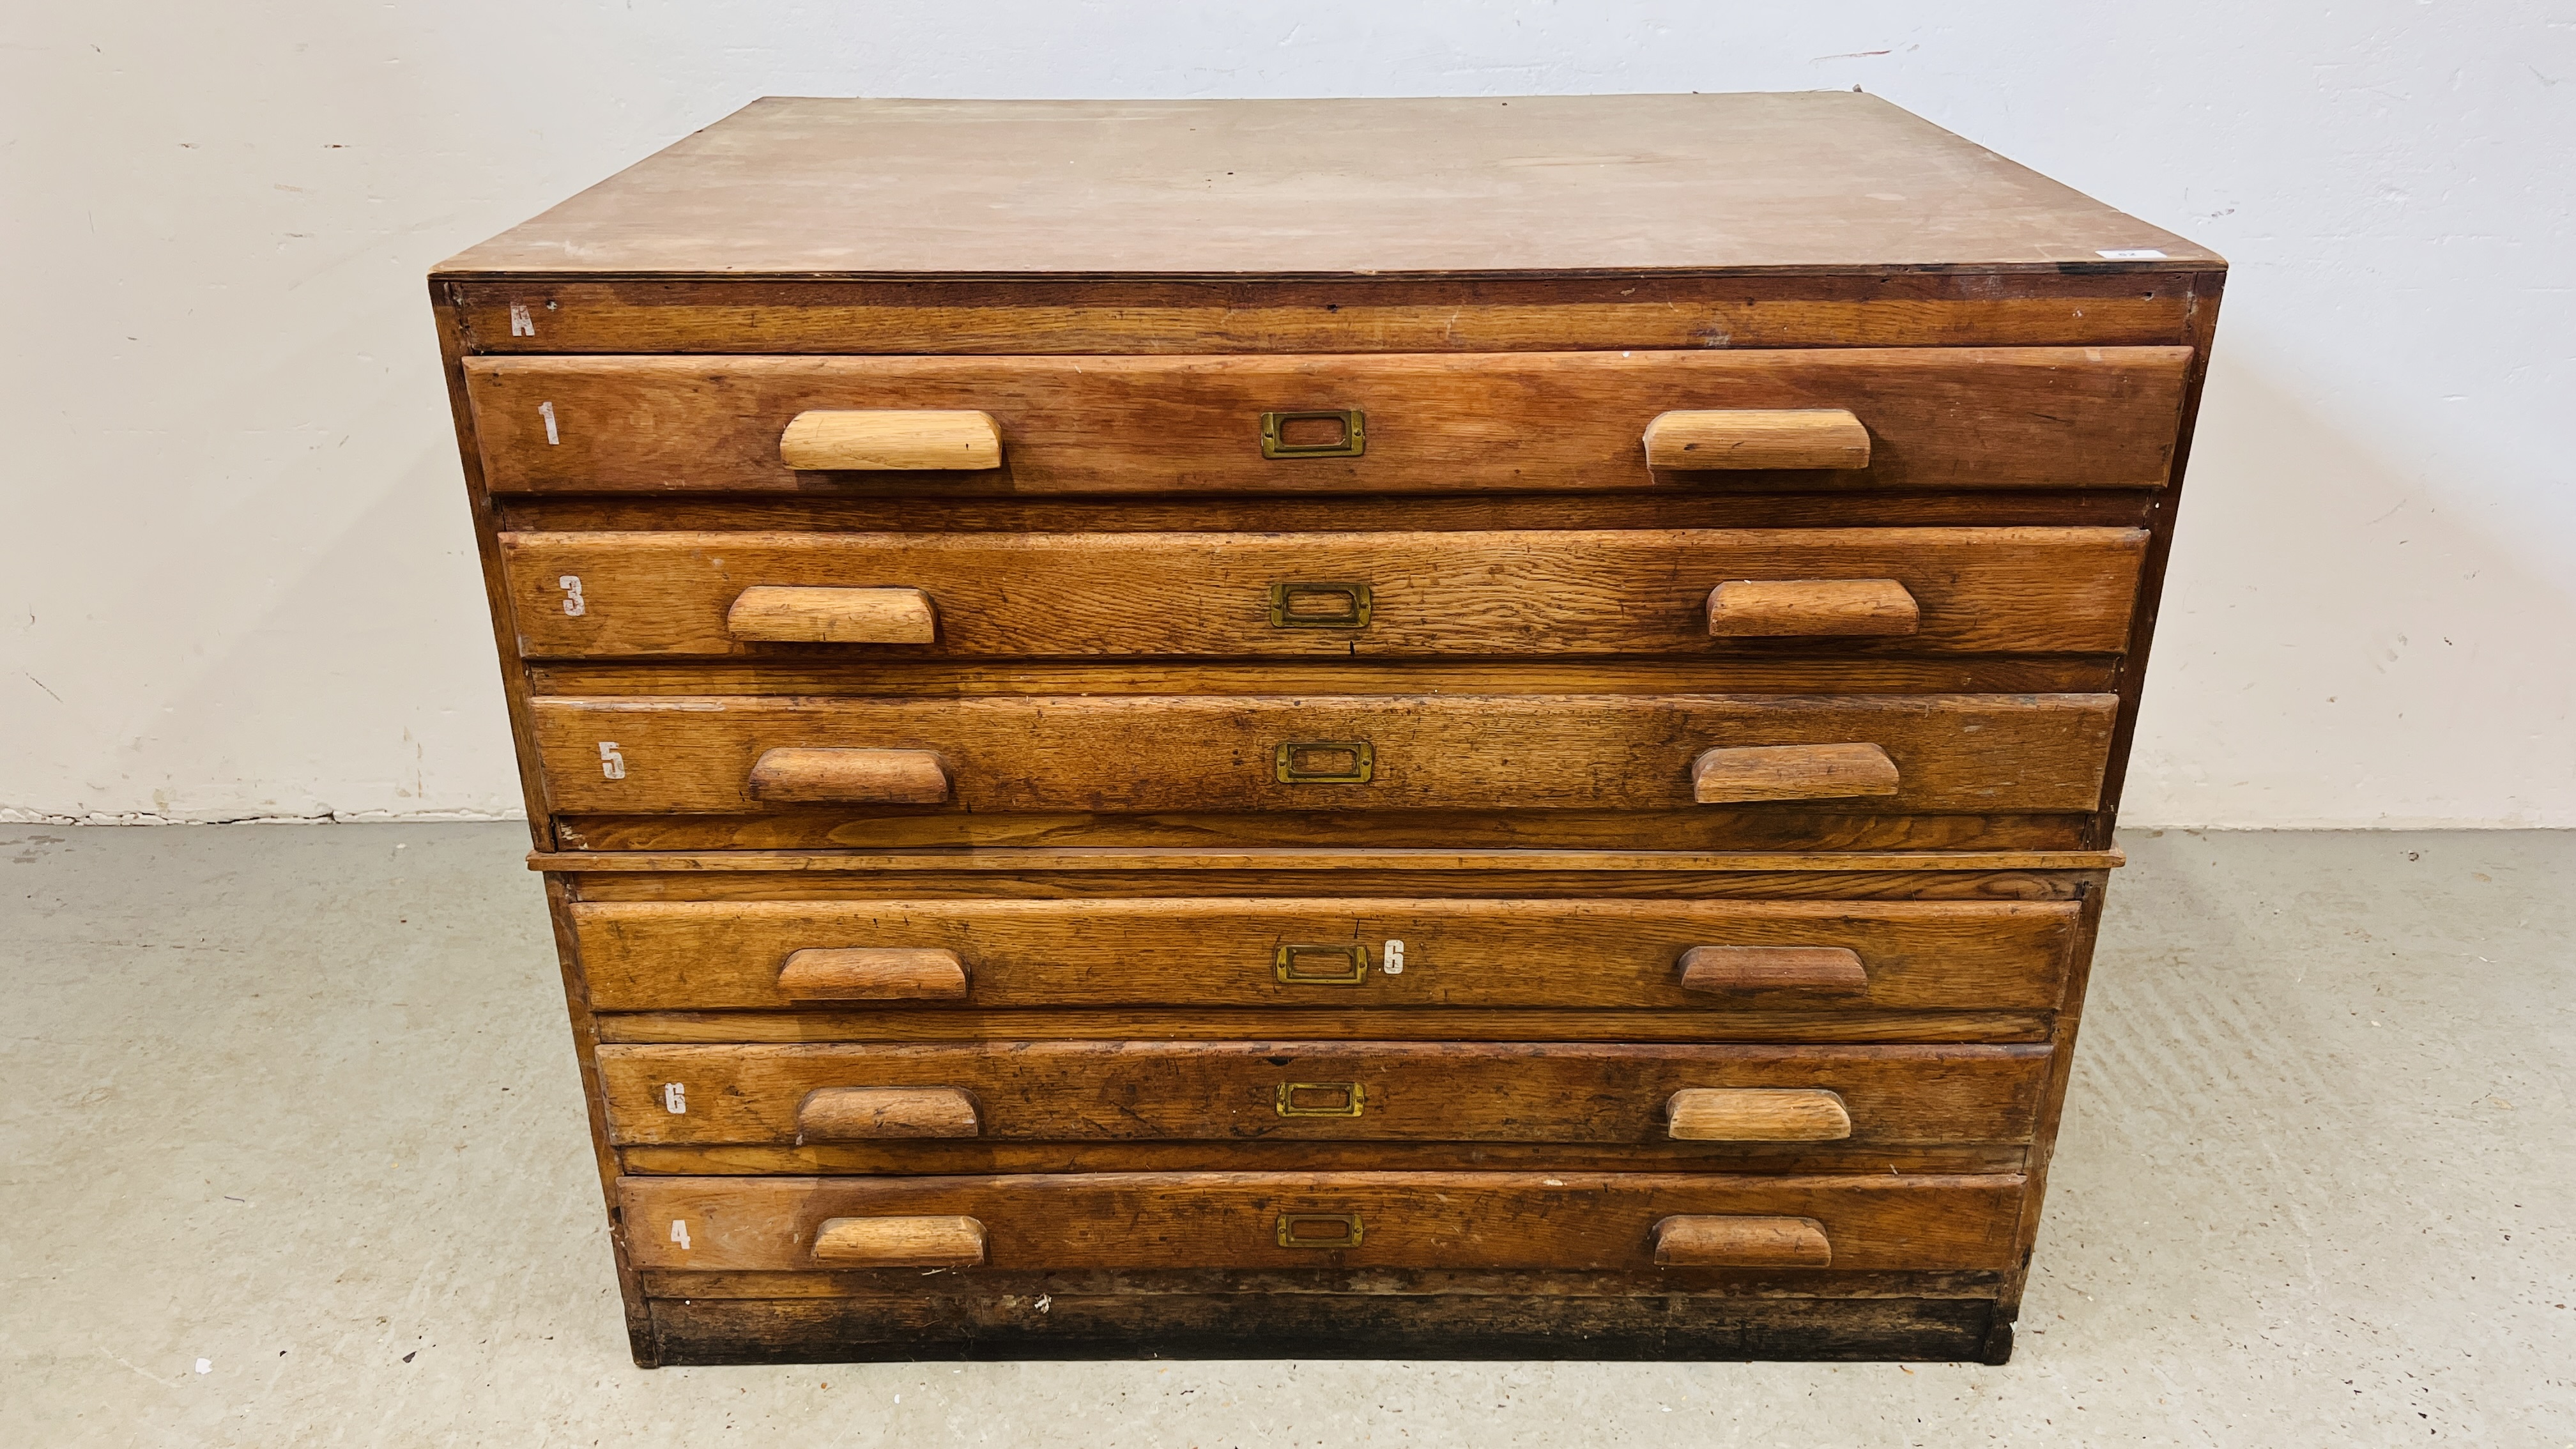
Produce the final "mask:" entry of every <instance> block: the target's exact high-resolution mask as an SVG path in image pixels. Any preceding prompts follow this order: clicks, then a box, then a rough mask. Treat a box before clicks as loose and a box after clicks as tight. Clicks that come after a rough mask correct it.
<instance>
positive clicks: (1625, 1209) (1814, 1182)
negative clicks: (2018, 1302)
mask: <svg viewBox="0 0 2576 1449" xmlns="http://www.w3.org/2000/svg"><path fill="white" fill-rule="evenodd" d="M617 1186H618V1198H619V1201H620V1204H621V1206H622V1212H621V1218H622V1220H623V1221H624V1223H625V1225H626V1242H627V1245H628V1252H629V1253H630V1255H631V1257H632V1260H633V1262H634V1264H635V1266H636V1267H638V1268H642V1269H647V1270H653V1269H661V1270H699V1271H708V1270H755V1271H757V1270H780V1269H790V1270H792V1269H821V1268H864V1267H877V1266H914V1267H937V1266H952V1267H972V1266H985V1267H991V1268H997V1269H1030V1268H1046V1269H1070V1268H1335V1267H1388V1268H1589V1269H1626V1270H1631V1271H1651V1270H1653V1269H1655V1268H1657V1267H1658V1266H1667V1267H1674V1266H1710V1267H1727V1266H1733V1267H1770V1268H1783V1267H1832V1268H1843V1269H1878V1270H1891V1269H1895V1270H1904V1269H1911V1270H1918V1271H1921V1270H1975V1269H2005V1268H2009V1267H2011V1266H2013V1259H2014V1257H2015V1255H2016V1248H2015V1244H2016V1229H2017V1228H2018V1226H2019V1222H2020V1217H2021V1204H2022V1189H2023V1179H2022V1178H2021V1177H2019V1176H2006V1175H1996V1176H1977V1177H1964V1176H1963V1177H1931V1176H1925V1177H1905V1176H1888V1177H1876V1176H1868V1175H1861V1174H1852V1175H1846V1176H1840V1177H1833V1176H1816V1177H1739V1176H1730V1175H1723V1174H1714V1173H1707V1174H1679V1173H1655V1174H1646V1173H1577V1172H1564V1173H1556V1174H1540V1173H1519V1172H1510V1173H1504V1172H1490V1173H1487V1172H1462V1173H1399V1172H1349V1173H1287V1172H1278V1173H1271V1172H1241V1173H1064V1174H1056V1175H1045V1176H1012V1177H909V1178H907V1177H885V1178H847V1177H830V1178H810V1177H809V1178H702V1177H700V1178H692V1177H625V1178H620V1179H618V1185H617ZM890 1218H891V1219H911V1220H912V1224H911V1225H903V1226H915V1225H917V1230H916V1231H913V1232H910V1233H904V1232H903V1228H902V1227H897V1228H893V1229H879V1228H873V1227H871V1225H870V1224H871V1221H872V1220H883V1219H890ZM944 1218H965V1219H969V1220H971V1223H972V1228H971V1231H970V1230H967V1229H966V1228H965V1227H964V1225H958V1224H931V1223H924V1222H923V1221H922V1220H924V1219H944ZM1673 1218H1686V1219H1688V1218H1701V1219H1706V1218H1736V1219H1745V1218H1757V1219H1766V1220H1770V1221H1769V1222H1768V1223H1766V1224H1764V1225H1762V1227H1761V1228H1754V1229H1753V1230H1752V1231H1749V1232H1747V1233H1746V1234H1745V1239H1746V1241H1745V1242H1744V1243H1743V1246H1742V1249H1741V1250H1740V1251H1739V1252H1737V1253H1735V1254H1734V1255H1732V1256H1733V1257H1734V1259H1735V1261H1732V1262H1721V1261H1711V1258H1712V1256H1713V1255H1708V1254H1684V1255H1678V1256H1684V1257H1685V1258H1686V1259H1687V1261H1685V1262H1679V1263H1676V1262H1672V1261H1669V1260H1668V1261H1667V1262H1665V1263H1663V1264H1660V1265H1659V1264H1658V1262H1657V1258H1656V1247H1657V1237H1658V1234H1657V1228H1658V1225H1659V1224H1662V1223H1665V1222H1666V1221H1667V1220H1668V1219H1673ZM1781 1219H1788V1220H1791V1221H1793V1222H1795V1221H1803V1222H1804V1223H1805V1224H1807V1225H1809V1228H1810V1229H1811V1231H1812V1236H1809V1235H1808V1233H1806V1232H1795V1233H1792V1232H1790V1231H1786V1230H1785V1225H1780V1224H1779V1220H1781ZM853 1224H855V1225H856V1226H855V1227H853V1226H852V1225H853ZM1775 1225H1776V1226H1777V1227H1779V1228H1781V1229H1784V1230H1781V1231H1764V1230H1763V1229H1764V1228H1772V1227H1775ZM1748 1226H1749V1225H1748ZM898 1234H900V1235H901V1236H902V1237H909V1238H911V1239H912V1240H913V1242H914V1243H915V1244H922V1240H923V1239H928V1240H929V1242H928V1244H922V1246H919V1247H915V1248H913V1249H911V1250H910V1252H909V1253H907V1250H906V1249H905V1247H903V1246H902V1245H901V1243H900V1239H898V1241H896V1242H893V1243H889V1242H888V1241H887V1239H888V1238H889V1237H894V1236H896V1235H898ZM1817 1239H1821V1241H1822V1247H1823V1250H1824V1251H1823V1252H1822V1253H1821V1254H1819V1253H1818V1252H1817V1251H1816V1240H1817ZM818 1240H819V1241H818ZM872 1240H873V1241H872ZM1283 1240H1286V1241H1283ZM970 1241H971V1242H972V1244H973V1250H972V1255H971V1257H970V1256H968V1255H967V1254H966V1253H964V1252H962V1251H960V1252H958V1254H957V1256H955V1257H949V1258H942V1257H940V1256H939V1254H940V1253H942V1252H943V1251H955V1250H957V1249H962V1248H964V1246H965V1245H966V1244H967V1243H968V1242H970ZM818 1247H819V1249H820V1251H819V1252H818ZM923 1247H926V1248H927V1251H923Z"/></svg>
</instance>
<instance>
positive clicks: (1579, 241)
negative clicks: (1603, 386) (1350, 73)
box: [437, 91, 2218, 276]
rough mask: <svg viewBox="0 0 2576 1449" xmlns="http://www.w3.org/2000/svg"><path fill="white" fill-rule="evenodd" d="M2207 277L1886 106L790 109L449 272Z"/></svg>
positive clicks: (517, 233) (1649, 103)
mask: <svg viewBox="0 0 2576 1449" xmlns="http://www.w3.org/2000/svg"><path fill="white" fill-rule="evenodd" d="M2138 248H2144V249H2149V250H2153V251H2155V252H2157V253H2158V254H2159V256H2161V257H2164V258H2167V259H2168V260H2169V263H2170V262H2177V261H2178V262H2183V263H2186V264H2196V265H2201V266H2215V265H2218V263H2217V259H2216V258H2215V257H2214V256H2212V255H2211V254H2210V253H2209V252H2207V251H2204V250H2202V249H2200V248H2198V247H2195V246H2193V245H2192V244H2191V243H2190V242H2188V241H2185V240H2184V239H2182V238H2181V237H2178V236H2175V235H2174V234H2172V233H2171V232H2167V231H2163V230H2161V229H2159V228H2156V227H2153V226H2150V225H2148V224H2147V223H2145V222H2142V221H2139V220H2137V219H2136V218H2134V217H2130V216H2125V215H2122V214H2121V213H2119V212H2117V211H2114V210H2112V209H2111V208H2110V207H2107V206H2104V205H2103V204H2102V203H2100V202H2098V201H2095V200H2093V199H2092V198H2090V197H2087V196H2085V195H2083V194H2082V193H2080V192H2077V191H2075V190H2073V189H2072V188H2069V187H2067V186H2064V185H2061V184H2060V183H2058V182H2055V181H2052V180H2050V179H2048V178H2047V177H2044V176H2041V175H2039V174H2038V173H2036V172H2034V171H2030V170H2028V169H2026V168H2024V167H2021V166H2017V165H2015V164H2014V163H2012V162H2010V161H2007V160H2005V159H2004V158H2003V157H2001V156H1998V155H1996V154H1995V153H1994V152H1992V151H1988V150H1986V149H1984V148H1982V147H1980V146H1977V145H1974V144H1972V143H1970V142H1968V141H1966V140H1964V139H1962V138H1960V137H1958V136H1954V135H1952V134H1950V133H1949V132H1947V131H1944V130H1942V129H1941V128H1940V127H1938V126H1935V125H1933V124H1931V123H1930V122H1928V121H1925V120H1923V119H1921V118H1920V117H1917V116H1914V115H1912V114H1909V113H1908V112H1906V111H1904V110H1901V109H1899V108H1897V107H1896V106H1893V105H1890V104H1889V103H1887V102H1886V101H1883V100H1880V99H1878V98H1876V97H1874V96H1865V95H1860V94H1858V93H1854V92H1844V91H1801V92H1788V93H1781V94H1758V95H1715V94H1712V95H1665V96H1513V97H1491V96H1477V97H1449V98H1438V99H1429V98H1401V99H1398V98H1385V99H1337V100H1214V101H1211V100H1177V101H1175V100H1163V101H1125V100H1120V101H1098V100H1062V101H1031V100H881V99H866V100H860V99H846V98H829V99H826V98H814V97H799V96H770V97H765V98H763V99H760V100H757V101H754V102H752V103H751V104H750V105H748V106H745V107H744V108H743V109H741V110H740V111H737V112H735V113H734V114H733V115H731V116H728V117H726V118H724V119H723V120H721V121H718V122H717V123H715V124H713V125H710V126H707V127H705V128H704V129H702V130H699V131H696V132H694V133H692V134H691V135H689V136H687V137H686V138H685V139H683V140H681V141H679V142H677V143H676V144H674V145H672V146H670V147H668V148H666V149H664V150H662V151H660V152H658V153H656V154H655V155H653V156H652V157H650V158H648V159H646V160H645V161H642V162H640V163H638V164H636V165H635V166H632V167H629V168H628V169H627V170H626V171H624V172H622V173H621V174H620V175H618V176H617V177H615V178H613V179H611V180H609V181H607V182H605V183H603V184H601V185H598V186H594V187H591V188H590V189H588V190H586V191H583V192H582V193H580V194H579V195H577V196H575V197H573V198H571V199H570V200H568V201H565V202H564V203H562V204H561V205H559V206H557V207H555V208H554V209H553V210H551V211H548V212H547V213H545V214H544V215H542V216H540V217H537V218H536V219H534V220H532V221H529V222H527V223H525V224H523V225H521V226H519V227H516V228H513V229H512V230H510V231H508V232H505V233H503V234H502V235H500V236H498V237H495V238H493V239H492V240H490V241H488V242H485V243H483V244H482V245H480V246H477V247H474V248H472V249H471V250H469V251H467V252H465V253H463V254H462V255H460V256H457V257H453V258H451V259H449V260H448V261H446V262H445V263H442V264H441V265H440V266H439V268H438V269H437V270H438V272H439V273H440V274H441V275H450V276H454V275H473V274H478V273H530V272H537V273H571V274H575V275H599V274H604V273H605V274H616V273H630V274H647V275H649V274H656V273H714V274H719V275H723V274H730V275H734V276H742V275H745V274H763V273H775V274H783V275H790V276H815V275H832V274H840V275H854V276H885V275H895V274H927V275H933V276H957V275H971V274H986V275H1003V276H1045V275H1066V274H1087V275H1097V274H1148V275H1166V276H1168V275H1181V276H1195V275H1204V274H1210V273H1231V274H1253V275H1287V276H1296V275H1311V274H1386V273H1406V272H1506V273H1510V272H1561V271H1574V272H1583V271H1596V270H1598V271H1617V272H1636V271H1655V270H1664V269H1692V270H1701V269H1706V270H1720V269H1723V270H1730V271H1734V270H1771V269H1796V270H1808V269H1833V268H1840V269H1856V270H1867V271H1873V272H1884V271H1890V270H1902V269H1909V268H1923V267H1933V268H1951V267H1979V268H1987V269H1997V270H2002V269H2011V268H2024V269H2032V270H2040V271H2050V270H2056V269H2058V268H2060V267H2061V266H2065V265H2069V264H2073V265H2078V266H2085V265H2089V266H2094V267H2100V266H2102V265H2103V264H2104V258H2103V252H2104V251H2105V250H2122V249H2138Z"/></svg>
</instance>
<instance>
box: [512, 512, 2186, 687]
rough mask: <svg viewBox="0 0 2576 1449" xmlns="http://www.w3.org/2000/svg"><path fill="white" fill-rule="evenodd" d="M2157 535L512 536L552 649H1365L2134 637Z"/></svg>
mask: <svg viewBox="0 0 2576 1449" xmlns="http://www.w3.org/2000/svg"><path fill="white" fill-rule="evenodd" d="M2146 541H2147V534H2146V533H2145V531H2144V530H2141V529H2118V528H1850V529H1769V530H1734V531H1721V530H1715V529H1709V530H1699V529H1691V530H1680V529H1675V530H1656V531H1644V530H1636V531H1601V532H1582V533H1578V532H1494V533H1325V534H1294V535H1283V534H1233V533H1195V534H1193V533H1180V534H1150V533H1149V534H1137V533H1064V534H1020V535H1012V534H910V535H905V534H865V533H861V534H837V535H835V534H789V533H513V534H504V535H502V538H501V550H502V558H503V560H504V565H505V567H506V569H507V571H508V575H509V579H510V593H511V598H512V601H513V604H514V606H515V613H514V617H515V618H516V620H517V622H518V634H519V651H520V653H521V654H523V655H525V656H527V657H530V658H606V657H639V656H659V655H697V656H709V655H727V654H750V653H761V652H772V653H775V652H778V650H779V647H780V646H782V645H786V646H791V647H793V646H809V647H810V646H820V647H821V648H823V649H825V650H827V651H829V652H833V653H843V654H851V655H857V656H862V657H870V658H881V657H887V656H908V655H929V656H1002V657H1012V656H1017V657H1047V656H1080V655H1128V656H1134V655H1202V656H1227V655H1249V656H1278V655H1286V656H1305V657H1328V658H1347V657H1352V656H1381V657H1383V656H1401V655H1440V654H1482V655H1506V656H1509V655H1557V654H1663V655H1671V654H1707V653H1712V652H1724V651H1728V650H1741V649H1744V648H1748V647H1750V648H1764V647H1774V648H1776V647H1780V646H1782V645H1790V646H1795V647H1805V648H1813V647H1816V646H1818V645H1826V646H1830V647H1833V648H1836V649H1852V648H1862V647H1866V648H1871V649H1877V650H1883V651H1890V652H1904V653H1913V652H1923V653H1956V654H1999V653H2117V652H2119V651H2120V650H2122V649H2124V648H2125V647H2126V646H2127V640H2128V630H2129V613H2130V609H2131V606H2132V604H2133V602H2134V600H2135V598H2136V594H2137V587H2138V567H2139V561H2140V560H2141V558H2142V557H2143V556H2144V554H2145V549H2146ZM1747 584H1752V585H1754V587H1750V588H1748V587H1746V585H1747ZM1722 586H1723V587H1722Z"/></svg>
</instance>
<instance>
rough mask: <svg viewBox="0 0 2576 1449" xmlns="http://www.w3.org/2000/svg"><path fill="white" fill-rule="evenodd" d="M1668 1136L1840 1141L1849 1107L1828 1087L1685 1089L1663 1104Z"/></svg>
mask: <svg viewBox="0 0 2576 1449" xmlns="http://www.w3.org/2000/svg"><path fill="white" fill-rule="evenodd" d="M1664 1117H1665V1121H1666V1123H1667V1125H1668V1127H1669V1135H1671V1136H1672V1137H1674V1138H1675V1139H1677V1140H1680V1141H1685V1142H1840V1141H1842V1140H1843V1139H1845V1138H1848V1137H1850V1136H1851V1135H1852V1119H1851V1104H1850V1103H1849V1102H1847V1101H1845V1100H1844V1099H1843V1096H1842V1094H1841V1093H1840V1092H1837V1091H1834V1090H1832V1089H1830V1088H1824V1087H1684V1088H1683V1089H1682V1090H1680V1091H1678V1092H1675V1093H1673V1095H1672V1099H1671V1100H1670V1101H1668V1102H1666V1103H1665V1104H1664Z"/></svg>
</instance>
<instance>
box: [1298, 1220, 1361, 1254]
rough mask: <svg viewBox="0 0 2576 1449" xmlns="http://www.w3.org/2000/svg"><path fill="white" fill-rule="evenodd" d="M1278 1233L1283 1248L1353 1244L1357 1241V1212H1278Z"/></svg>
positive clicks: (1358, 1232) (1358, 1230)
mask: <svg viewBox="0 0 2576 1449" xmlns="http://www.w3.org/2000/svg"><path fill="white" fill-rule="evenodd" d="M1278 1234H1279V1246H1281V1247H1283V1248H1356V1247H1358V1246H1359V1245H1360V1215H1359V1214H1358V1213H1281V1214H1280V1215H1279V1228H1278Z"/></svg>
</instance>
